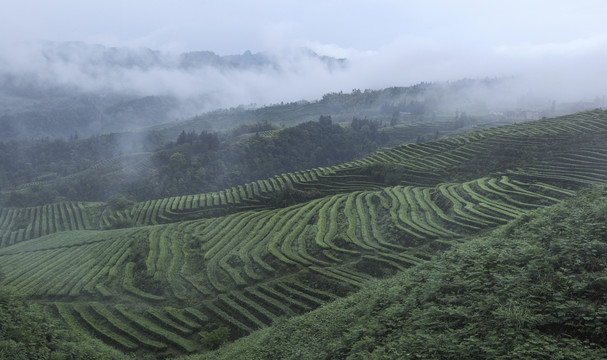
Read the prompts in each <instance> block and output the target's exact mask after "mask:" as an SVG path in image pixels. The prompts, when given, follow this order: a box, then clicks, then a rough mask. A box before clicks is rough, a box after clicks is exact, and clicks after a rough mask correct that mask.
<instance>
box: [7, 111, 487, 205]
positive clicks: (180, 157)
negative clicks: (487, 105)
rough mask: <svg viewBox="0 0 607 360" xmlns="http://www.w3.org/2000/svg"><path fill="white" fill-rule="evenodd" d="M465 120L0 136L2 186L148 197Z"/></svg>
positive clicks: (304, 164)
mask: <svg viewBox="0 0 607 360" xmlns="http://www.w3.org/2000/svg"><path fill="white" fill-rule="evenodd" d="M468 124H471V123H470V122H468ZM474 124H476V122H474ZM463 128H464V126H463V125H462V124H458V123H457V122H456V120H451V121H448V122H438V121H437V122H430V123H426V124H422V125H420V126H416V125H413V126H409V128H407V127H403V126H400V127H398V126H396V127H395V126H387V124H385V123H383V122H381V121H379V120H370V119H366V118H358V117H354V118H353V119H352V120H351V121H350V122H348V123H346V124H337V123H333V122H332V119H331V116H330V115H320V117H319V118H318V119H317V120H316V121H308V122H305V123H302V124H299V125H296V126H293V127H288V128H284V129H280V128H278V127H277V126H276V125H274V124H272V123H270V122H268V121H264V122H259V123H254V124H248V125H247V124H245V125H241V126H239V127H236V128H234V129H231V130H230V131H226V132H208V131H201V132H200V133H197V132H195V131H193V130H191V131H189V132H186V131H185V130H184V131H182V132H181V133H180V134H179V135H178V136H177V138H176V139H174V140H173V141H170V142H168V143H166V144H160V140H159V139H158V137H157V136H156V137H155V136H154V133H149V134H146V135H145V136H143V137H142V136H139V135H137V134H129V133H124V134H110V135H99V136H94V137H91V138H86V139H78V136H77V134H75V135H73V136H72V137H71V138H70V139H69V140H64V139H54V140H50V139H48V138H45V139H39V140H12V141H6V142H0V191H2V190H4V191H3V193H4V205H5V206H19V207H23V206H34V205H42V204H45V203H49V202H55V201H61V200H68V201H106V200H107V199H109V198H110V197H111V196H113V195H117V194H121V195H124V196H126V197H127V198H129V199H131V200H133V201H144V200H149V199H156V198H162V197H167V196H175V195H184V194H188V193H197V192H198V193H204V192H211V191H217V190H221V189H222V188H224V187H226V186H235V185H238V184H242V183H246V182H251V181H255V180H258V179H263V178H267V177H270V176H272V175H275V174H281V173H286V172H290V171H296V170H299V169H308V168H314V167H322V166H331V165H336V164H340V163H343V162H347V161H350V160H353V159H356V158H358V157H362V156H364V155H367V154H370V153H372V152H373V151H375V150H377V149H379V148H380V147H382V146H386V145H389V144H394V143H398V142H401V141H403V140H404V141H415V142H420V141H426V140H432V139H436V138H438V137H439V136H444V135H445V134H448V133H449V132H451V131H455V130H458V129H463ZM400 129H403V130H404V131H402V130H400ZM439 129H440V134H439ZM407 130H408V131H407ZM117 173H118V174H117ZM117 175H118V176H117Z"/></svg>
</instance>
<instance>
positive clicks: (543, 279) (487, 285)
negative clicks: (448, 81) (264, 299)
mask: <svg viewBox="0 0 607 360" xmlns="http://www.w3.org/2000/svg"><path fill="white" fill-rule="evenodd" d="M605 224H607V189H606V188H605V187H601V188H596V189H594V190H593V191H590V192H587V193H583V194H579V195H578V196H577V197H576V198H575V199H572V200H569V201H566V202H565V203H562V204H559V205H555V206H552V207H548V208H545V209H542V210H538V211H534V212H531V213H528V214H526V215H524V216H522V217H520V218H518V219H516V220H514V221H512V222H510V223H508V224H507V225H505V226H504V227H502V228H500V229H499V230H497V231H495V232H493V233H491V234H490V235H487V236H483V237H480V238H477V239H474V240H471V241H468V242H467V243H466V244H461V245H457V246H455V247H454V248H453V249H452V250H448V251H446V252H444V253H443V254H441V255H438V256H437V257H436V258H433V259H432V260H431V261H427V262H424V263H423V264H421V265H418V266H415V267H413V268H411V269H408V270H405V271H404V272H402V273H399V274H398V275H396V276H394V277H392V278H390V279H387V280H383V281H375V282H371V283H368V284H365V286H364V287H363V288H362V289H361V290H360V291H359V292H357V293H356V294H354V295H352V296H349V297H346V298H344V299H340V300H337V301H335V302H333V303H331V304H329V305H325V306H323V307H321V308H319V309H317V310H315V311H312V312H310V313H308V314H305V315H303V316H300V317H296V318H292V319H289V320H282V321H279V322H277V323H276V324H274V325H273V326H272V327H269V328H267V329H264V330H260V331H257V332H255V333H253V334H252V335H251V336H248V337H245V338H243V339H240V340H238V341H236V342H235V343H233V344H228V345H226V346H225V347H223V348H221V349H220V350H218V351H216V352H213V353H210V354H207V355H206V356H192V357H188V359H189V360H194V359H248V360H250V359H346V358H347V359H377V358H382V359H489V358H491V359H513V358H516V359H604V358H606V357H607V342H606V341H605V329H606V328H607V318H606V317H605V315H606V314H607V297H605V289H606V286H607V278H606V277H605V270H606V269H607V237H606V235H605V234H606V233H607V232H606V225H605Z"/></svg>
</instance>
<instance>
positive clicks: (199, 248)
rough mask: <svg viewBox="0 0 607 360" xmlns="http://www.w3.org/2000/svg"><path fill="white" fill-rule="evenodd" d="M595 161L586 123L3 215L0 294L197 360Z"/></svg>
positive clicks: (418, 254) (551, 194)
mask: <svg viewBox="0 0 607 360" xmlns="http://www.w3.org/2000/svg"><path fill="white" fill-rule="evenodd" d="M606 157H607V113H606V112H604V111H599V110H596V111H593V112H586V113H580V114H576V115H571V116H565V117H560V118H554V119H545V120H541V121H537V122H533V123H525V124H518V125H510V126H505V127H500V128H495V129H487V130H480V131H477V132H474V133H471V134H468V135H462V136H457V137H452V138H447V139H442V140H438V141H433V142H429V143H424V144H416V145H406V146H401V147H397V148H394V149H391V150H388V151H385V152H380V153H376V154H374V155H372V156H369V157H366V158H363V159H360V160H357V161H353V162H350V163H346V164H342V165H339V166H335V167H328V168H320V169H312V170H305V171H300V172H295V173H289V174H283V175H281V176H276V177H273V178H270V179H266V180H260V181H257V182H255V183H250V184H244V185H241V186H238V187H234V188H231V189H227V190H224V191H221V192H216V193H211V194H197V195H188V196H181V197H172V198H167V199H160V200H154V201H152V200H151V201H146V202H142V203H138V204H135V205H134V206H133V207H131V208H128V209H126V210H119V211H111V210H109V209H105V210H104V208H103V204H87V203H59V204H52V205H46V206H41V207H35V208H26V209H2V210H1V212H0V239H1V240H2V242H1V244H2V248H0V260H1V264H2V271H3V272H4V273H5V274H6V277H5V278H4V279H3V280H2V281H1V283H0V284H2V285H8V286H11V287H13V288H14V289H15V290H16V291H18V292H20V293H22V294H24V295H26V296H29V297H30V298H31V299H35V300H37V301H38V302H40V303H42V304H47V305H49V306H50V307H51V309H52V310H53V312H54V313H55V314H56V315H57V316H60V317H61V318H63V319H64V320H65V321H66V322H67V323H68V324H70V326H72V327H73V328H74V329H78V330H79V331H81V332H84V333H89V334H91V335H92V336H94V337H98V338H100V339H102V340H104V341H105V342H107V343H109V344H111V345H113V346H116V347H118V348H120V349H122V350H124V351H128V352H136V353H137V354H143V353H147V354H149V353H153V354H155V355H157V356H159V357H163V356H169V355H175V354H180V353H192V352H198V351H202V350H204V348H205V346H208V345H209V343H212V341H211V340H209V336H210V335H209V334H214V335H213V336H217V337H219V338H222V339H224V340H225V339H227V338H229V339H236V338H238V337H242V336H244V335H247V334H250V333H251V332H253V331H254V330H255V329H259V328H264V327H267V326H269V325H271V324H273V323H275V322H277V321H281V320H280V319H282V318H283V317H291V316H294V315H297V314H303V313H306V312H309V311H311V310H313V309H315V308H317V307H319V306H321V305H322V304H325V303H327V302H330V301H333V300H335V299H337V298H340V297H343V296H345V295H347V294H349V293H351V292H352V291H355V290H357V289H360V288H361V286H363V284H364V283H366V282H367V281H369V280H373V279H375V278H381V277H385V276H389V275H392V274H395V273H396V272H398V271H401V270H405V269H407V268H409V267H411V266H415V265H417V264H420V263H424V262H425V261H426V260H428V259H430V258H431V256H432V255H433V254H435V253H436V251H437V250H439V249H445V248H448V247H450V246H451V245H452V244H456V243H459V242H463V241H465V240H466V239H469V238H470V237H473V236H476V235H478V234H482V233H484V232H486V231H488V230H491V229H493V228H495V227H497V226H500V225H502V224H505V223H507V222H508V221H511V220H512V219H515V218H517V217H519V216H522V215H525V214H526V213H529V212H530V211H533V210H534V209H537V208H539V207H543V206H546V205H552V204H555V203H558V202H559V201H561V200H562V199H565V198H568V197H571V196H572V195H574V190H576V189H579V188H582V187H585V186H588V185H592V184H603V183H605V181H607V167H606V166H607V161H605V160H606ZM124 220H128V223H130V224H132V225H135V226H132V227H126V228H123V229H114V230H103V229H104V228H109V227H112V225H113V224H119V223H120V222H121V221H124Z"/></svg>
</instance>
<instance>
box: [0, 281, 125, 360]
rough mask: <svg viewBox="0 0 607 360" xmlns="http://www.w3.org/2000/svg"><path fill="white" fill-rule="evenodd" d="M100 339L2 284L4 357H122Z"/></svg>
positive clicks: (0, 325)
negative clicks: (80, 332)
mask: <svg viewBox="0 0 607 360" xmlns="http://www.w3.org/2000/svg"><path fill="white" fill-rule="evenodd" d="M123 357H125V356H124V355H123V354H121V353H120V352H119V351H117V350H116V349H113V348H112V347H110V346H107V345H105V344H103V343H102V342H101V341H99V340H95V339H91V338H89V337H86V336H83V335H75V334H74V333H73V332H71V331H69V329H68V327H67V326H66V324H64V323H62V322H60V321H58V319H56V318H53V317H51V315H50V314H49V313H48V311H47V310H46V309H44V308H43V307H41V306H39V305H36V304H31V303H29V302H28V301H27V300H25V299H23V298H22V297H20V296H18V295H16V294H15V293H13V292H12V291H11V290H10V289H7V288H5V287H3V286H2V287H0V359H11V360H20V359H23V360H29V359H57V360H59V359H119V358H123Z"/></svg>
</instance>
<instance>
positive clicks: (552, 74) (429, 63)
mask: <svg viewBox="0 0 607 360" xmlns="http://www.w3.org/2000/svg"><path fill="white" fill-rule="evenodd" d="M601 43H602V41H601V40H600V39H597V43H592V42H591V43H583V44H581V45H580V44H576V43H572V44H564V45H561V46H557V45H554V48H549V49H547V50H545V51H547V52H548V53H551V52H552V53H554V55H555V56H551V57H550V58H548V59H547V60H546V58H544V57H542V58H534V57H533V56H531V57H529V56H527V58H525V59H522V58H517V55H516V53H517V51H518V50H516V49H505V48H504V49H501V50H499V51H500V52H502V53H503V54H501V58H507V57H511V59H510V60H512V61H510V62H506V61H505V60H501V61H502V62H503V63H502V64H500V63H499V62H498V63H496V62H494V61H493V59H491V58H490V57H487V56H485V55H483V56H481V55H479V59H475V58H474V56H470V57H469V58H468V57H467V58H466V59H467V60H466V61H465V62H464V61H463V60H460V59H458V56H463V54H458V53H454V54H452V55H453V56H449V64H441V63H440V61H441V60H440V59H441V58H442V57H443V56H448V54H446V53H445V54H443V53H437V54H434V55H436V57H435V58H432V59H424V58H416V57H419V56H421V55H420V54H424V53H428V51H429V50H428V48H427V46H426V45H423V44H415V43H412V44H404V46H403V48H402V49H401V50H399V51H398V52H397V51H395V49H394V48H386V49H381V50H379V51H377V52H375V53H373V52H367V53H356V52H350V53H347V52H343V54H344V55H349V57H332V56H327V55H325V54H323V53H317V52H315V51H313V50H311V49H310V48H307V47H285V48H280V49H278V48H276V49H273V50H270V51H263V52H251V51H249V50H247V51H245V52H243V53H242V54H239V55H223V56H221V55H218V54H215V53H214V52H212V51H208V50H201V51H190V52H184V53H172V52H167V51H159V50H154V49H149V48H144V47H140V48H127V47H106V46H103V45H95V44H88V43H84V42H50V41H44V42H27V43H26V42H22V43H19V44H18V45H15V46H14V47H12V48H10V49H4V51H2V52H0V79H2V81H0V123H2V124H3V126H4V128H5V131H4V136H3V138H7V137H15V136H17V137H30V138H31V137H42V136H44V134H46V136H50V137H58V136H59V137H64V138H66V137H68V136H69V135H71V134H73V133H75V132H77V133H79V134H80V136H90V135H93V134H98V133H106V132H122V131H134V130H139V129H142V128H145V127H148V126H152V125H158V124H161V123H165V122H174V121H176V120H184V119H187V118H191V117H192V116H195V115H200V114H203V113H205V112H208V111H212V110H216V109H220V108H234V107H240V108H243V109H247V108H258V107H262V106H267V105H272V104H279V103H285V102H296V101H317V100H320V99H321V97H322V96H323V95H325V94H327V93H342V92H345V93H350V92H351V91H352V90H353V89H354V90H357V89H358V90H367V89H370V90H378V89H381V88H384V87H389V86H394V85H401V86H409V85H414V84H416V83H420V82H436V83H443V84H449V83H450V82H454V81H459V80H461V79H463V78H465V77H468V78H469V79H475V80H483V79H500V80H501V81H500V82H493V83H492V86H491V87H489V88H488V87H486V86H478V87H473V86H467V87H466V88H465V89H462V90H461V93H460V94H458V96H459V98H458V99H454V103H453V104H452V106H451V109H449V111H454V109H455V108H458V107H459V108H462V109H460V110H463V111H466V109H465V107H466V106H467V105H469V104H470V103H476V104H481V106H483V107H484V108H485V110H487V111H489V112H504V111H513V110H524V111H542V110H545V109H546V108H549V107H551V106H552V107H554V106H559V107H560V109H561V110H562V111H561V113H566V112H568V113H571V112H574V111H578V110H582V109H585V108H592V107H600V106H604V102H605V100H604V92H605V91H603V90H604V89H602V87H601V86H600V84H598V83H597V82H596V81H595V76H596V75H597V74H596V73H595V67H594V66H593V64H585V63H583V62H582V56H581V55H580V57H577V56H571V55H570V56H568V57H560V56H558V52H559V51H560V50H559V49H560V48H561V47H564V48H566V47H568V46H569V47H580V48H581V49H582V50H581V51H583V55H584V57H583V58H584V59H585V58H586V57H587V55H588V54H587V52H591V53H596V52H598V53H596V54H593V55H596V58H600V56H599V55H600V52H601V51H603V50H601V48H600V47H599V45H600V44H601ZM407 46H410V47H411V48H410V49H407ZM313 47H314V46H313ZM317 48H319V50H320V51H326V52H328V53H336V51H335V50H332V49H330V48H322V47H318V46H317ZM400 51H406V54H405V53H401V52H400ZM521 51H522V50H521ZM418 53H419V54H418ZM531 54H533V51H531ZM593 58H594V56H593ZM388 59H391V60H390V61H392V62H394V63H393V64H386V63H385V61H386V60H388ZM468 59H470V60H468ZM459 61H462V63H461V64H459V63H458V62H459ZM396 62H398V65H397V63H396ZM469 62H471V63H469ZM506 64H507V65H506ZM460 65H461V66H460ZM589 65H590V66H589ZM456 68H457V70H456ZM449 69H453V70H449ZM479 83H480V82H479ZM565 84H566V85H565ZM574 104H577V105H574ZM584 104H585V105H584ZM445 110H446V109H445ZM43 119H46V120H45V121H42V120H43ZM41 122H42V123H43V124H42V126H40V123H41ZM53 124H54V125H53Z"/></svg>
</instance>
